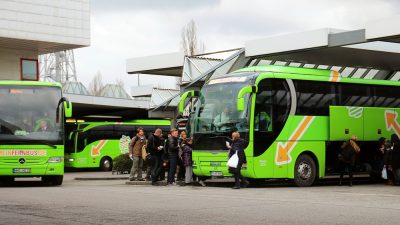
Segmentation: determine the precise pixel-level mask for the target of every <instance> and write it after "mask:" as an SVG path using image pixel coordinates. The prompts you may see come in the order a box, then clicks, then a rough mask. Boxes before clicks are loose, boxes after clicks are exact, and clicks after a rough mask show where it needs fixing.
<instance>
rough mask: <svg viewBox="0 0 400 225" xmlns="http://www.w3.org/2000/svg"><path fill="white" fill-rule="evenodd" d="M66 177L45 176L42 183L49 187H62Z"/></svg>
mask: <svg viewBox="0 0 400 225" xmlns="http://www.w3.org/2000/svg"><path fill="white" fill-rule="evenodd" d="M63 180H64V176H45V177H42V181H43V182H44V183H46V184H49V185H55V186H60V185H61V184H62V183H63Z"/></svg>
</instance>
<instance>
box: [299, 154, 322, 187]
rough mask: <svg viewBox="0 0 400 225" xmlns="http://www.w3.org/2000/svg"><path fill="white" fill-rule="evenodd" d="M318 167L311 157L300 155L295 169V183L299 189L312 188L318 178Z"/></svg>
mask: <svg viewBox="0 0 400 225" xmlns="http://www.w3.org/2000/svg"><path fill="white" fill-rule="evenodd" d="M316 172H317V171H316V166H315V162H314V160H313V159H312V158H311V156H309V155H306V154H303V155H300V156H299V157H298V158H297V160H296V164H295V167H294V183H295V184H296V185H297V186H299V187H309V186H311V185H312V184H313V183H314V181H315V177H316V174H317V173H316Z"/></svg>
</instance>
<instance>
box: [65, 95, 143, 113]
mask: <svg viewBox="0 0 400 225" xmlns="http://www.w3.org/2000/svg"><path fill="white" fill-rule="evenodd" d="M64 96H65V97H67V98H68V100H69V101H71V102H72V103H73V105H72V110H73V116H74V117H76V118H82V117H85V116H92V115H97V116H122V117H124V118H145V117H147V111H148V108H149V101H140V100H130V99H118V98H108V97H97V96H87V95H76V94H64Z"/></svg>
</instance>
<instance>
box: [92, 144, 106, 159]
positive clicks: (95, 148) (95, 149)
mask: <svg viewBox="0 0 400 225" xmlns="http://www.w3.org/2000/svg"><path fill="white" fill-rule="evenodd" d="M106 143H107V140H101V141H100V142H99V144H98V145H96V146H94V145H92V152H91V154H92V156H99V155H100V150H101V149H102V148H103V147H104V145H105V144H106Z"/></svg>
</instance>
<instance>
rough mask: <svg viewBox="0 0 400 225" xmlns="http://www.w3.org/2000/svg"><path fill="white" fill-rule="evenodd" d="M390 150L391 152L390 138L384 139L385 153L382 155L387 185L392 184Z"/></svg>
mask: <svg viewBox="0 0 400 225" xmlns="http://www.w3.org/2000/svg"><path fill="white" fill-rule="evenodd" d="M392 152H393V145H392V141H391V140H386V142H385V153H384V155H383V164H384V167H385V168H386V174H387V180H388V181H387V185H393V184H394V177H393V171H392V170H393V168H392Z"/></svg>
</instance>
